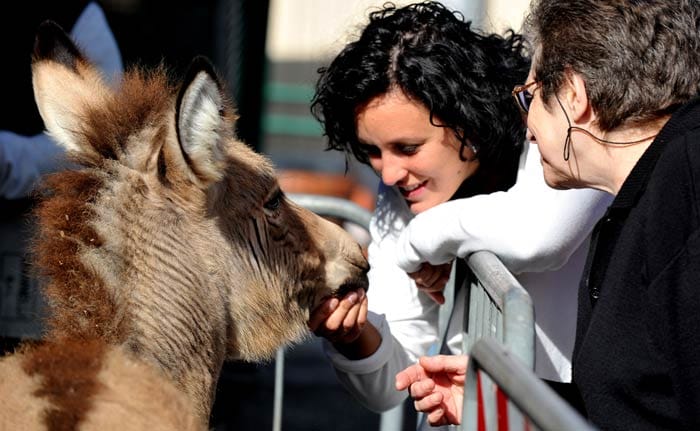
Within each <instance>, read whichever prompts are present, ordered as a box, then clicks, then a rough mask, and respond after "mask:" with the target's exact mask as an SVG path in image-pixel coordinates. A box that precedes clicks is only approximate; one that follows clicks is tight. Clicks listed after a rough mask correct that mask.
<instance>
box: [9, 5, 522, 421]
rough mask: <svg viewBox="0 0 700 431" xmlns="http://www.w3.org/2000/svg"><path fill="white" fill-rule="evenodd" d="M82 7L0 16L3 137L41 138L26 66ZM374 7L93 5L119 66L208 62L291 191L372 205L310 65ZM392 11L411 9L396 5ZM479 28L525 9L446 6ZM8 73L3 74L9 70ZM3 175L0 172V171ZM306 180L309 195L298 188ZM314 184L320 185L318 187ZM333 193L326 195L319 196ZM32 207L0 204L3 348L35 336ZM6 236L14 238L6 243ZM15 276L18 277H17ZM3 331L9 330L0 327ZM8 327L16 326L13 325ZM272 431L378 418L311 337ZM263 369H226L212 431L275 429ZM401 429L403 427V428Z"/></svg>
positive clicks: (509, 24)
mask: <svg viewBox="0 0 700 431" xmlns="http://www.w3.org/2000/svg"><path fill="white" fill-rule="evenodd" d="M87 3H88V1H84V0H83V1H77V0H63V1H60V2H56V1H53V0H41V1H32V0H26V1H24V2H13V5H12V7H10V6H6V9H8V10H7V11H4V12H3V13H2V14H0V31H1V32H2V35H1V37H0V43H2V44H3V48H2V49H3V59H4V62H5V66H3V68H2V70H0V73H2V74H3V75H2V78H1V79H0V83H1V84H0V85H2V91H3V98H2V102H1V103H0V129H7V130H13V131H15V132H17V133H21V134H25V135H31V134H35V133H40V132H41V131H42V129H43V125H42V123H41V119H40V117H39V115H38V111H37V110H36V107H35V105H34V103H33V94H32V89H31V72H30V67H29V66H30V57H31V48H32V44H33V40H34V31H35V29H36V27H37V25H38V24H39V23H40V22H41V21H43V20H44V19H47V18H50V19H53V20H55V21H57V22H58V23H59V24H61V25H62V26H63V27H64V28H66V29H70V28H71V26H72V25H73V23H74V22H75V19H76V18H77V17H78V15H79V13H80V11H81V10H82V9H83V8H84V7H85V5H86V4H87ZM383 3H385V2H384V0H197V1H195V0H178V1H165V0H103V1H100V2H99V4H100V5H101V6H102V8H103V9H104V11H105V14H106V16H107V20H108V22H109V24H110V27H111V28H112V31H113V33H114V37H115V38H116V41H117V43H118V45H119V48H120V50H121V55H122V59H123V63H124V65H125V66H126V67H127V68H128V67H131V66H134V65H144V66H154V65H157V64H159V63H161V62H163V63H164V64H166V65H168V66H169V67H171V68H172V70H173V74H174V75H175V76H179V75H181V74H182V73H184V71H185V70H186V68H187V66H188V64H189V62H190V60H191V59H192V58H193V57H194V56H196V55H205V56H207V57H209V58H210V59H211V60H212V61H213V62H214V64H215V66H216V68H217V69H218V71H219V72H220V74H221V76H222V77H223V78H224V80H225V81H226V83H227V85H228V87H229V90H230V93H231V95H232V97H233V98H234V100H235V101H236V103H237V106H238V109H239V113H240V115H241V119H240V121H239V123H238V133H239V136H240V137H241V138H242V139H243V140H245V141H246V142H247V143H248V144H249V145H251V146H252V147H253V148H255V149H256V150H258V151H260V152H263V153H266V154H267V155H269V156H270V157H271V159H272V160H273V162H274V163H275V164H276V166H277V167H278V169H279V170H280V173H281V175H282V178H283V180H284V181H283V187H285V185H286V187H288V188H289V190H288V191H315V192H319V193H335V194H344V195H346V196H348V197H351V198H353V199H355V200H356V201H357V202H358V203H359V204H360V205H362V206H365V207H366V208H368V209H371V208H372V206H373V197H374V190H375V189H376V186H377V181H378V179H377V177H376V175H374V174H373V173H372V172H370V170H369V169H368V168H366V167H364V166H358V165H357V164H355V163H352V162H351V163H349V165H348V166H347V173H346V160H345V157H344V155H343V154H340V153H338V152H328V151H324V148H325V141H324V138H323V137H322V135H321V129H320V126H319V125H318V124H317V123H316V121H315V120H314V119H313V117H312V116H311V114H310V111H309V102H310V100H311V97H312V95H313V89H314V84H315V81H316V78H317V72H316V71H317V69H318V68H319V67H320V66H322V65H325V64H326V63H327V62H328V61H329V59H330V58H332V57H333V56H334V55H335V54H336V53H337V52H338V51H339V50H340V49H341V48H342V46H343V45H344V44H345V43H347V42H348V41H349V40H351V39H352V38H353V37H354V36H356V35H357V34H359V31H360V29H361V28H362V26H363V25H364V23H365V22H366V21H367V15H368V13H369V12H370V11H372V10H376V9H377V8H379V7H380V6H381V5H382V4H383ZM394 3H395V4H396V5H398V6H401V5H405V4H408V3H410V2H408V1H404V0H397V1H395V2H394ZM445 4H446V5H448V6H449V7H450V8H452V9H455V10H459V11H461V12H462V13H463V14H464V15H465V16H466V17H467V19H471V20H472V21H474V23H475V24H476V26H477V27H480V28H482V29H484V30H486V31H497V32H503V31H505V30H506V29H508V28H512V29H515V30H518V29H519V28H520V25H521V22H522V18H523V15H524V13H525V10H526V8H527V4H528V1H527V0H446V1H445ZM8 64H9V65H13V67H7V65H8ZM0 174H3V173H2V172H0ZM307 175H320V176H321V177H312V182H311V183H310V184H312V185H316V186H318V185H324V187H323V188H322V189H318V188H317V189H310V187H311V186H310V185H309V183H306V182H305V179H306V178H307ZM319 178H321V179H320V180H319ZM331 184H336V185H338V187H336V189H335V190H333V189H332V187H326V186H329V185H331ZM32 204H33V202H32V198H31V196H27V197H25V198H21V199H2V198H0V227H2V226H3V225H4V226H5V228H4V230H3V229H0V243H1V244H2V247H0V347H2V348H3V349H4V350H6V351H9V350H11V349H12V347H13V346H14V345H16V342H17V341H18V340H19V339H21V338H25V337H29V338H31V337H36V336H38V334H39V331H40V328H39V327H38V326H37V321H38V316H39V314H40V310H39V308H38V307H40V304H41V301H40V300H37V298H36V295H35V289H36V281H35V280H32V279H31V277H29V276H28V275H27V274H28V272H27V263H26V247H27V244H26V238H27V237H28V235H29V233H30V231H31V228H32V226H31V223H30V222H29V219H28V218H26V215H27V213H28V212H29V211H30V210H31V207H32ZM8 232H10V233H12V234H8ZM20 273H21V276H18V274H20ZM8 328H12V330H10V329H8ZM18 328H19V329H18ZM285 362H286V371H285V393H284V399H285V402H284V407H283V422H282V429H283V430H287V431H295V430H299V431H302V430H304V431H313V430H318V431H326V430H328V431H330V430H333V431H337V430H358V429H360V430H368V431H372V430H376V429H378V426H379V415H377V414H374V413H371V412H369V411H367V410H365V409H364V408H363V407H362V406H360V405H359V404H357V403H356V402H355V401H354V400H353V399H352V398H351V397H350V396H349V395H348V394H346V393H345V391H344V390H343V389H342V387H340V386H339V384H338V383H337V382H336V380H335V375H334V373H333V370H332V369H331V367H330V365H328V363H327V362H326V361H325V359H324V358H323V357H322V353H321V351H320V347H319V343H318V341H317V340H309V341H308V342H307V343H305V344H303V345H301V346H297V347H295V348H293V349H290V350H289V351H288V354H287V356H286V360H285ZM273 374H274V364H263V365H252V364H244V363H231V364H227V366H226V367H225V369H224V372H223V374H222V376H221V381H220V384H219V388H218V395H217V402H216V405H215V407H214V412H213V416H212V428H213V429H215V430H228V429H236V430H256V431H257V430H265V429H271V428H272V410H273ZM409 428H410V426H409Z"/></svg>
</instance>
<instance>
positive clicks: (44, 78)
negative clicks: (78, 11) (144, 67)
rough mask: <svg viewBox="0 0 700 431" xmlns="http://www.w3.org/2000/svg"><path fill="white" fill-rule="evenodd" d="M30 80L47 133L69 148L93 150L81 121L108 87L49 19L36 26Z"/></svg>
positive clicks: (66, 36)
mask: <svg viewBox="0 0 700 431" xmlns="http://www.w3.org/2000/svg"><path fill="white" fill-rule="evenodd" d="M32 83H33V85H34V98H35V99H36V103H37V107H38V108H39V113H40V114H41V118H42V119H43V120H44V125H45V127H46V129H47V130H48V132H49V134H51V136H53V137H54V139H55V140H56V141H57V142H58V143H59V144H61V145H62V146H63V147H65V148H66V149H68V150H70V151H77V152H79V153H82V154H83V155H90V154H93V153H94V150H93V149H92V147H90V146H89V145H88V143H87V142H85V140H84V139H83V138H82V133H81V130H82V129H81V123H82V122H83V121H84V117H85V115H84V114H85V112H86V111H87V109H89V107H91V106H96V105H97V104H99V103H100V101H102V100H104V98H106V97H109V95H110V94H111V90H110V89H109V87H108V86H107V85H105V83H104V82H103V81H102V78H101V75H100V73H99V71H98V70H97V69H96V68H95V67H94V66H93V65H92V64H90V62H89V61H88V60H87V59H86V58H85V57H84V56H83V55H82V54H81V53H80V51H79V50H78V48H77V47H76V46H75V45H74V44H73V42H72V41H71V39H70V37H69V36H68V35H67V34H66V33H65V32H64V31H63V29H62V28H61V27H60V26H59V25H58V24H56V23H54V22H52V21H45V22H44V23H42V24H41V25H40V26H39V29H38V30H37V34H36V40H35V42H34V55H33V57H32Z"/></svg>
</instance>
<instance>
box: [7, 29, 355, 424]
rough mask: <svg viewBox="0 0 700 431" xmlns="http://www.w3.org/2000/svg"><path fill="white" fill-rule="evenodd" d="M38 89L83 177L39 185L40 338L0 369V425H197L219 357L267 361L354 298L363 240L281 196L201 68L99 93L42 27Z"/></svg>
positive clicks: (207, 70) (73, 54) (133, 76)
mask: <svg viewBox="0 0 700 431" xmlns="http://www.w3.org/2000/svg"><path fill="white" fill-rule="evenodd" d="M32 73H33V82H34V92H35V97H36V100H37V105H38V107H39V111H40V112H41V115H42V118H43V119H44V123H45V125H46V128H47V130H48V131H49V133H50V134H51V135H52V136H53V137H54V139H55V140H56V141H58V142H59V143H60V144H62V145H63V146H64V147H65V148H66V149H67V150H68V152H69V154H71V155H72V157H73V160H74V161H75V162H76V163H78V164H79V165H80V166H81V167H80V169H76V170H70V171H65V172H61V173H58V174H54V175H53V176H51V177H49V178H47V179H46V181H45V189H44V193H43V202H42V203H41V205H40V207H39V209H38V213H37V222H38V225H39V235H38V238H37V242H36V245H35V252H36V253H35V260H36V262H35V263H36V265H37V267H38V268H39V270H40V274H41V275H42V276H43V277H45V280H46V283H45V284H46V288H45V292H44V294H45V296H46V298H47V300H48V303H49V308H50V313H49V320H48V324H47V328H48V331H47V334H46V336H45V337H44V341H42V342H40V343H37V344H36V345H28V346H24V347H23V348H22V349H20V350H19V351H18V352H16V353H15V354H14V355H12V356H9V357H7V358H4V359H3V360H2V361H0V398H2V402H0V429H22V430H29V429H56V430H58V429H66V430H68V429H71V430H72V429H99V430H105V429H149V430H152V429H168V430H171V429H203V428H206V426H207V421H208V417H209V412H210V408H211V405H212V400H213V398H214V392H215V387H216V381H217V378H218V375H219V372H220V369H221V366H222V364H223V362H224V360H225V359H227V358H238V359H244V360H250V361H257V360H264V359H268V358H270V357H272V356H273V354H274V352H275V351H276V349H277V348H278V347H279V346H281V345H284V344H286V343H291V342H295V341H298V340H300V339H301V338H302V337H303V336H304V334H306V333H307V328H306V321H307V319H308V316H309V311H310V310H311V309H312V308H313V307H314V306H315V305H316V304H318V303H319V301H320V300H321V299H322V298H324V297H327V296H329V295H339V294H341V293H343V292H344V291H345V290H346V289H348V288H355V287H365V288H366V287H367V277H366V272H367V269H368V267H367V262H366V261H365V259H364V257H363V255H362V253H361V250H360V247H359V246H358V245H357V244H356V243H355V242H354V241H353V240H352V239H351V238H350V237H349V236H348V235H347V234H346V233H345V232H344V231H343V230H342V229H340V228H339V227H337V226H336V225H334V224H333V223H330V222H328V221H326V220H324V219H322V218H319V217H318V216H316V215H314V214H312V213H310V212H309V211H307V210H305V209H302V208H300V207H298V206H296V205H294V204H293V203H292V202H290V201H288V200H287V199H286V198H285V196H284V194H283V193H282V192H281V191H280V189H279V185H278V183H277V179H276V177H275V173H274V170H273V168H272V166H271V164H270V163H269V161H268V160H266V159H265V158H264V157H263V156H261V155H259V154H257V153H255V152H253V151H252V150H251V149H249V148H248V147H247V146H246V145H244V144H243V143H241V142H239V141H238V140H237V139H236V138H235V136H234V133H233V125H234V122H235V118H236V117H235V114H234V112H233V110H232V108H231V107H230V106H229V103H227V101H226V97H225V96H224V93H223V91H222V88H221V84H220V82H219V81H218V80H217V77H216V74H215V73H214V71H213V69H212V67H211V65H210V64H209V63H208V62H207V61H205V60H203V59H199V60H196V61H194V62H193V65H192V66H191V69H190V72H189V73H188V74H187V77H186V78H185V79H184V81H183V82H182V84H181V85H179V86H177V87H176V86H173V85H171V84H170V83H169V82H168V79H167V77H166V74H165V71H164V70H163V69H162V68H160V69H157V70H152V71H144V70H133V71H131V72H129V73H127V75H126V76H125V78H124V80H123V82H122V83H121V85H120V87H119V88H118V89H117V90H113V89H111V88H109V87H108V86H107V85H106V84H105V83H104V81H103V79H102V77H101V76H100V75H99V73H98V72H97V70H96V69H95V67H94V66H93V65H91V64H90V63H89V62H88V61H87V60H86V59H85V57H83V56H82V55H81V53H80V51H79V50H78V49H77V48H76V47H75V46H74V45H73V44H72V42H71V41H70V39H69V38H68V37H67V36H66V35H65V33H64V32H63V31H62V30H61V29H60V28H59V27H58V26H56V25H55V24H53V23H45V24H44V25H42V27H41V28H40V30H39V33H38V35H37V41H36V44H35V48H34V57H33V62H32Z"/></svg>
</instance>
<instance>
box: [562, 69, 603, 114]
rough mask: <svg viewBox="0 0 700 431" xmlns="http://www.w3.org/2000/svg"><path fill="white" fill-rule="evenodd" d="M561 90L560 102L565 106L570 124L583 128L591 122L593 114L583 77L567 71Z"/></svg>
mask: <svg viewBox="0 0 700 431" xmlns="http://www.w3.org/2000/svg"><path fill="white" fill-rule="evenodd" d="M563 90H564V97H563V99H562V102H563V103H564V104H565V105H566V108H567V110H568V112H569V116H570V119H571V122H572V124H575V125H578V126H579V127H584V126H583V125H585V124H590V123H591V122H593V121H594V120H595V113H594V112H593V109H592V108H591V105H590V103H589V99H588V93H586V82H585V81H584V80H583V77H582V76H581V75H580V74H578V73H577V72H574V71H568V72H567V73H566V78H565V81H564V88H563Z"/></svg>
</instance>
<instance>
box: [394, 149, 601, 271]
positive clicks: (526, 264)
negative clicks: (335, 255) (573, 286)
mask: <svg viewBox="0 0 700 431" xmlns="http://www.w3.org/2000/svg"><path fill="white" fill-rule="evenodd" d="M612 199H613V197H612V196H611V195H609V194H606V193H604V192H601V191H597V190H592V189H581V190H555V189H552V188H550V187H549V186H547V184H546V183H545V181H544V177H543V175H542V166H541V164H540V155H539V152H538V150H537V146H536V145H526V146H525V149H524V151H523V155H522V156H521V166H520V169H519V171H518V178H517V181H516V184H515V185H514V186H513V187H512V188H510V189H509V190H508V191H505V192H496V193H492V194H488V195H477V196H474V197H471V198H467V199H457V200H454V201H450V202H446V203H444V204H440V205H437V206H435V207H433V208H431V209H429V210H426V211H424V212H422V213H420V214H419V215H417V216H416V217H415V218H414V219H413V220H412V221H411V222H410V223H409V224H408V226H407V227H406V229H404V230H403V232H402V233H401V235H400V237H399V238H398V240H397V247H396V261H397V264H398V266H399V267H400V268H402V269H403V270H404V271H407V272H413V271H416V270H417V269H418V268H419V267H420V264H421V263H422V262H429V263H431V264H441V263H446V262H449V261H451V260H452V259H454V258H455V257H460V258H464V257H466V256H468V255H469V254H471V253H473V252H475V251H479V250H490V251H492V252H493V253H495V254H496V255H498V256H499V257H500V259H501V260H502V261H503V263H504V264H505V265H506V267H508V269H510V270H511V271H512V272H513V273H515V274H518V273H521V272H541V271H548V270H554V269H558V268H559V267H561V266H562V265H564V264H565V263H566V261H567V260H568V259H569V257H570V256H571V254H573V253H574V252H575V251H576V250H577V248H578V247H579V246H580V245H581V243H583V241H584V240H585V239H586V238H587V236H588V235H589V234H590V232H591V231H592V229H593V226H594V225H595V223H596V222H597V221H598V219H599V218H600V217H602V216H603V214H604V212H605V210H606V208H607V207H608V205H609V204H610V203H611V202H612Z"/></svg>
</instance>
